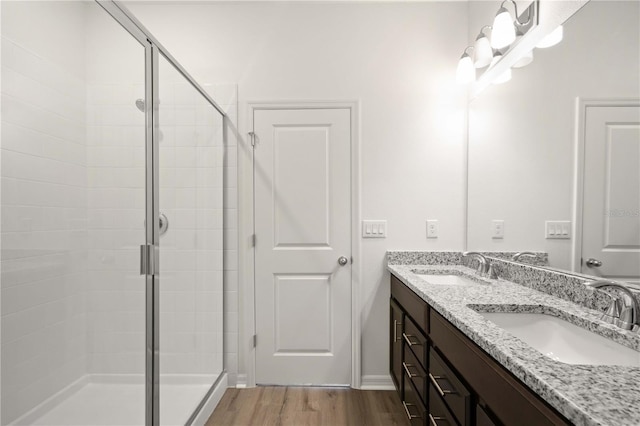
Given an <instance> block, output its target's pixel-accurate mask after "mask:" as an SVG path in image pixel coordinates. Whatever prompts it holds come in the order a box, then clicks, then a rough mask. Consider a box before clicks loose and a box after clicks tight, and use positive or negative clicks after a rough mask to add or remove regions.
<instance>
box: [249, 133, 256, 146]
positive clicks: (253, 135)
mask: <svg viewBox="0 0 640 426" xmlns="http://www.w3.org/2000/svg"><path fill="white" fill-rule="evenodd" d="M249 139H251V146H252V147H254V148H255V146H256V134H255V133H254V132H249Z"/></svg>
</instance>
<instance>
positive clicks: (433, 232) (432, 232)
mask: <svg viewBox="0 0 640 426" xmlns="http://www.w3.org/2000/svg"><path fill="white" fill-rule="evenodd" d="M427 238H438V221H437V220H436V219H428V220H427Z"/></svg>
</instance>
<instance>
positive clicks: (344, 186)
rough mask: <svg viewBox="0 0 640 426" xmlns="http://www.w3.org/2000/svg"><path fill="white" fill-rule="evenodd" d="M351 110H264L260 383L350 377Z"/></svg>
mask: <svg viewBox="0 0 640 426" xmlns="http://www.w3.org/2000/svg"><path fill="white" fill-rule="evenodd" d="M350 121H351V119H350V111H349V110H348V109H302V110H294V109H282V110H257V111H256V112H255V113H254V132H255V134H256V147H255V151H254V155H255V170H254V173H255V229H256V252H255V256H256V257H255V268H256V269H255V272H256V277H255V280H256V281H255V285H256V332H257V347H256V382H257V383H259V384H282V385H292V384H307V385H309V384H314V385H329V384H331V385H336V384H343V385H344V384H349V383H350V381H351V327H350V325H351V265H350V263H348V262H347V264H346V265H344V266H341V265H340V264H339V263H338V258H340V257H341V256H344V257H345V258H346V259H350V257H351V226H350V222H351V178H350V167H351V157H350V152H351V130H350V126H351V123H350Z"/></svg>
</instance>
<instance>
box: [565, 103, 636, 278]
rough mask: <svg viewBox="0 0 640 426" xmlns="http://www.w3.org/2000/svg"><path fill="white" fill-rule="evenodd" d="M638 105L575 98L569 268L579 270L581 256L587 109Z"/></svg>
mask: <svg viewBox="0 0 640 426" xmlns="http://www.w3.org/2000/svg"><path fill="white" fill-rule="evenodd" d="M626 106H640V99H638V98H580V97H578V98H576V116H575V130H574V138H575V150H574V153H575V157H574V181H573V229H572V232H573V246H572V247H571V268H572V271H573V272H578V273H579V272H580V270H581V265H580V259H581V258H582V221H583V211H584V208H583V205H582V203H583V198H584V143H585V133H586V117H587V109H588V108H590V107H626Z"/></svg>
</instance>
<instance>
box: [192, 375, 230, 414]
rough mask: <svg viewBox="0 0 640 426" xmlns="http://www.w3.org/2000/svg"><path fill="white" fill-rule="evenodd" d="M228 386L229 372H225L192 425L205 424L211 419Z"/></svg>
mask: <svg viewBox="0 0 640 426" xmlns="http://www.w3.org/2000/svg"><path fill="white" fill-rule="evenodd" d="M227 386H228V375H227V373H223V374H222V376H221V377H220V381H219V382H218V384H217V385H216V387H215V388H214V389H213V392H211V395H209V398H207V400H206V402H205V403H204V405H203V406H202V408H201V409H200V412H199V413H198V415H197V416H196V418H195V419H193V422H192V423H191V424H192V425H197V426H204V425H205V424H206V423H207V420H209V417H211V414H212V413H213V410H215V409H216V407H217V406H218V403H220V400H221V399H222V396H223V395H224V393H225V391H226V390H227Z"/></svg>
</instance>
